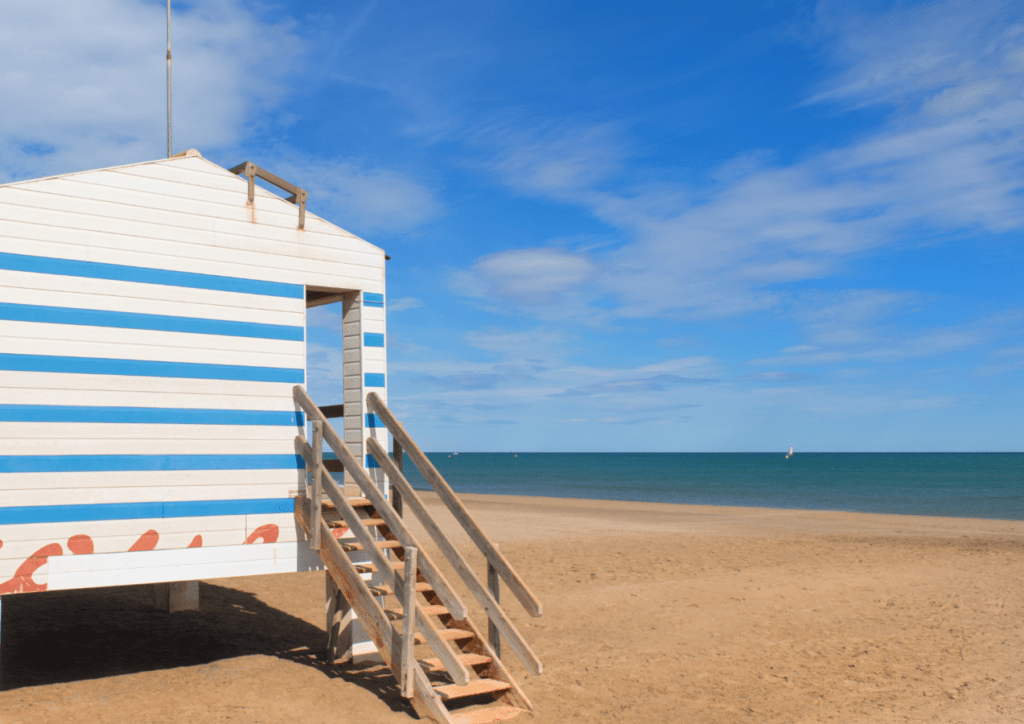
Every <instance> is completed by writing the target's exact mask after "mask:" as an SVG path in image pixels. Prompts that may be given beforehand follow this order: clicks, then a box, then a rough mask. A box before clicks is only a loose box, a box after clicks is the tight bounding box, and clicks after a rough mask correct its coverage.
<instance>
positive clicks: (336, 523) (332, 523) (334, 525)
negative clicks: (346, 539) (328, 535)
mask: <svg viewBox="0 0 1024 724" xmlns="http://www.w3.org/2000/svg"><path fill="white" fill-rule="evenodd" d="M325 522H326V523H327V527H328V528H330V529H331V530H336V529H338V528H345V529H346V530H347V529H348V523H346V522H345V521H343V520H328V521H325Z"/></svg>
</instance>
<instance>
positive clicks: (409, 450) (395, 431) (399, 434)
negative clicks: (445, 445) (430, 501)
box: [366, 392, 543, 617]
mask: <svg viewBox="0 0 1024 724" xmlns="http://www.w3.org/2000/svg"><path fill="white" fill-rule="evenodd" d="M366 403H367V407H368V408H369V409H370V411H371V412H373V413H375V414H376V415H377V417H379V418H380V419H381V421H382V422H383V423H384V426H385V427H387V429H388V431H389V432H390V433H391V434H392V435H393V436H394V438H395V439H396V440H398V442H399V444H401V446H402V452H403V454H405V455H408V456H409V457H410V458H412V461H413V464H415V465H416V467H417V468H418V469H419V471H420V474H421V475H423V477H424V479H426V481H427V483H429V484H430V487H431V488H433V489H434V491H435V492H436V493H437V495H438V497H439V498H441V500H442V502H444V504H445V505H446V506H447V507H448V510H449V511H451V513H452V515H453V516H455V519H456V520H457V521H458V522H459V524H460V525H462V528H463V529H464V530H465V531H466V533H467V534H468V535H469V537H470V539H471V540H472V541H473V543H475V544H476V547H477V548H479V549H480V552H481V553H483V554H484V557H485V558H486V559H487V562H488V563H489V564H490V565H492V566H493V567H494V569H495V571H496V572H497V573H498V575H500V576H501V578H502V579H503V580H504V581H505V583H506V584H507V585H508V587H509V589H510V590H511V591H512V593H513V594H514V595H515V597H516V598H517V599H519V602H520V603H521V604H522V605H523V608H524V609H526V611H527V613H529V614H530V615H531V616H535V617H536V616H540V615H541V614H542V613H543V607H542V606H541V603H540V601H539V600H538V599H537V597H536V596H535V595H534V594H533V592H532V591H531V590H530V588H529V586H527V585H526V582H525V581H524V580H523V579H522V577H521V576H520V575H519V574H518V573H517V572H516V571H515V569H514V568H512V565H511V564H510V563H509V562H508V560H507V559H506V558H505V556H503V555H502V554H501V553H500V552H499V551H498V549H497V547H496V546H495V545H494V543H493V542H492V541H491V539H490V538H488V537H487V534H486V533H484V532H483V530H482V529H481V528H480V525H479V524H478V523H477V522H476V520H475V519H474V518H473V516H472V515H471V514H470V512H469V511H468V510H466V506H464V505H463V504H462V501H461V500H459V497H458V496H457V495H456V494H455V491H454V490H452V488H451V486H450V485H449V484H448V481H446V480H445V479H444V477H443V476H442V475H441V473H440V472H438V470H437V468H435V467H434V464H433V463H432V462H430V460H429V459H428V458H427V456H426V455H425V454H424V453H423V451H422V450H420V447H419V445H417V444H416V443H415V441H414V440H413V439H412V438H411V437H410V436H409V434H408V433H407V432H406V431H405V428H404V427H403V426H402V423H400V422H399V421H398V419H397V418H396V417H395V416H394V414H392V412H391V410H389V409H388V407H387V405H385V404H384V401H383V400H381V399H380V397H379V396H378V395H377V393H376V392H371V393H370V394H368V395H367V396H366ZM374 457H375V458H376V457H377V456H376V455H375V456H374ZM385 457H386V456H385ZM379 462H381V461H380V460H379V459H378V463H379ZM396 470H397V468H396ZM389 477H390V476H389ZM410 488H411V486H410ZM402 494H403V496H404V495H405V491H403V492H402ZM421 522H422V521H421Z"/></svg>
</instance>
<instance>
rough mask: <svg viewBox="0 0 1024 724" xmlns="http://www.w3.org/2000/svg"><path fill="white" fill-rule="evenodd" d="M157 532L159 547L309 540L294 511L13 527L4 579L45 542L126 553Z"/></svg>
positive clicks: (71, 549) (2, 553) (65, 551)
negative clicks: (268, 530)
mask: <svg viewBox="0 0 1024 724" xmlns="http://www.w3.org/2000/svg"><path fill="white" fill-rule="evenodd" d="M268 526H270V527H271V528H272V531H271V533H272V535H271V536H270V538H266V537H264V536H262V535H259V534H260V533H262V532H263V531H264V529H265V528H267V527H268ZM151 531H155V532H156V533H157V536H156V540H155V548H154V550H171V549H182V548H209V547H213V546H231V545H247V544H246V541H247V540H250V538H252V540H253V543H252V544H253V545H255V544H258V543H263V544H265V543H267V542H269V541H270V540H271V539H272V538H273V536H274V535H276V536H277V538H276V540H274V541H273V542H276V543H288V542H291V541H296V540H305V534H304V533H303V532H302V530H301V529H300V528H299V527H298V526H297V525H296V524H295V519H294V517H293V516H292V515H291V514H290V513H289V514H277V515H262V516H259V515H250V516H244V515H240V516H217V517H208V518H207V517H197V518H140V519H133V520H105V521H71V522H65V523H42V524H34V525H20V526H8V527H6V529H5V531H4V536H5V537H4V539H3V540H4V545H3V547H0V582H2V581H3V580H5V579H7V578H9V577H10V576H11V575H12V574H13V573H14V571H15V570H16V568H17V566H18V565H20V564H21V563H22V562H23V561H25V560H26V559H28V558H29V557H31V556H33V555H34V554H36V553H37V552H38V551H39V550H40V549H41V548H43V547H45V546H48V545H52V544H54V543H56V544H57V545H59V546H60V547H61V549H62V553H61V555H91V554H87V553H82V548H81V545H80V544H77V545H73V544H76V543H77V542H76V541H73V540H72V539H73V538H77V537H80V536H87V537H88V538H89V540H90V541H91V542H92V550H93V554H101V553H126V552H129V549H130V548H132V547H133V546H136V545H137V544H138V543H139V541H140V540H147V543H149V544H150V545H152V544H153V539H152V537H151V536H148V535H147V534H148V533H150V532H151ZM196 536H199V537H200V540H198V541H197V540H196ZM83 542H84V541H83ZM86 543H87V542H86ZM76 550H77V551H78V552H77V553H76V552H75V551H76ZM136 552H137V551H136Z"/></svg>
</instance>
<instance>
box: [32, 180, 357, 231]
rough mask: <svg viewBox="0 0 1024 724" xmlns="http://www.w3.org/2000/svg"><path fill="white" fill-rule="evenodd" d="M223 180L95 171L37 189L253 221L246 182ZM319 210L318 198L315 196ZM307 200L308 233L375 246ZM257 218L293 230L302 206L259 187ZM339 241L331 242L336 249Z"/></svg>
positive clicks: (77, 196) (59, 193) (264, 222)
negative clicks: (326, 217)
mask: <svg viewBox="0 0 1024 724" xmlns="http://www.w3.org/2000/svg"><path fill="white" fill-rule="evenodd" d="M211 180H214V181H218V182H219V181H222V180H223V179H221V178H220V177H218V176H214V175H213V174H191V175H187V176H182V177H180V178H178V177H175V178H171V177H169V176H168V174H167V173H166V172H161V173H158V174H139V173H125V172H123V171H109V172H108V171H97V172H95V173H93V174H90V175H89V176H88V177H67V178H63V179H54V180H52V181H51V182H50V184H48V185H45V186H37V187H35V188H33V189H32V190H33V191H36V192H40V193H51V194H57V195H64V196H70V197H76V198H82V199H90V200H95V201H98V202H111V201H113V202H116V203H123V204H127V205H131V206H136V207H140V208H148V209H152V208H156V209H160V210H162V211H179V210H181V208H183V204H187V205H188V208H189V213H192V214H196V215H198V216H207V217H213V218H224V219H232V220H241V221H246V222H250V223H251V222H252V220H253V213H252V210H251V209H249V208H248V207H247V203H248V183H247V182H246V181H244V180H241V182H240V183H239V180H238V177H232V178H231V179H230V180H231V181H233V182H234V183H232V186H233V188H231V189H226V188H225V189H222V188H219V187H218V186H219V184H214V185H210V184H209V181H211ZM314 208H315V199H314ZM313 210H314V209H313V208H310V207H309V205H308V204H307V208H306V229H305V232H306V233H307V234H308V233H313V234H326V235H328V236H332V237H337V238H338V239H340V240H341V243H342V245H343V248H351V249H356V250H359V249H370V250H375V249H376V247H374V246H373V245H372V244H370V243H369V242H367V241H365V240H363V239H361V238H359V237H357V236H355V235H354V234H351V233H350V232H347V231H345V230H344V229H342V228H340V227H338V226H336V225H334V224H331V223H330V222H327V221H326V220H323V219H321V218H320V217H318V216H316V215H315V214H314V213H313ZM255 217H256V220H257V221H258V222H259V223H260V224H261V225H263V224H266V225H269V226H272V227H279V228H281V229H287V230H290V231H293V230H295V228H296V225H297V222H298V207H297V206H295V205H294V204H291V203H289V202H287V201H284V202H282V197H280V196H278V195H276V194H273V193H272V192H268V191H265V190H264V189H262V188H260V187H259V186H257V194H256V213H255ZM337 244H338V242H336V241H335V242H332V243H331V246H334V247H337Z"/></svg>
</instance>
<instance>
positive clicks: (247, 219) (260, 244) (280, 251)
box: [0, 182, 383, 267]
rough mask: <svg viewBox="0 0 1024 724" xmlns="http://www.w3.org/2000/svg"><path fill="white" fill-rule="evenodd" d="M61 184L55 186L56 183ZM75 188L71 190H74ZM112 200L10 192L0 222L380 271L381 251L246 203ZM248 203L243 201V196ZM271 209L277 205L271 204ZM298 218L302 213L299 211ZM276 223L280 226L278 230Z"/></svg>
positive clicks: (118, 194) (114, 193)
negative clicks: (155, 204) (163, 206)
mask: <svg viewBox="0 0 1024 724" xmlns="http://www.w3.org/2000/svg"><path fill="white" fill-rule="evenodd" d="M54 183H57V182H54ZM74 188H81V187H80V186H79V187H72V188H71V189H68V190H74ZM107 192H108V194H109V195H110V197H111V198H110V199H109V200H93V199H88V198H80V197H76V196H69V195H64V194H59V193H45V192H41V191H38V190H36V191H33V190H27V189H7V190H6V193H0V219H4V220H7V221H9V222H19V221H20V222H27V223H37V224H43V225H47V226H56V227H60V228H76V229H87V230H89V231H92V232H106V233H108V234H112V235H122V236H123V235H130V236H135V237H140V238H144V239H152V240H168V241H178V242H182V243H188V244H191V245H192V246H198V245H202V246H218V247H222V248H225V249H232V250H236V251H255V252H262V253H267V254H273V255H276V256H279V255H290V256H296V257H307V258H316V259H318V260H321V261H327V262H331V261H333V262H340V263H344V264H361V265H365V266H375V267H380V266H381V265H382V262H383V252H382V251H381V250H380V249H377V248H376V247H372V246H370V245H368V244H366V243H365V242H362V241H359V240H357V239H356V238H355V237H351V236H333V235H328V234H323V233H317V232H315V231H313V230H310V229H306V230H298V229H297V228H296V227H295V223H296V221H295V220H292V221H285V220H284V219H275V217H274V215H273V214H270V213H267V212H266V210H263V209H262V208H257V210H256V211H255V214H256V222H253V221H252V214H253V211H252V209H247V207H246V206H245V204H244V201H243V203H242V204H241V205H239V206H234V207H232V206H221V207H219V208H218V209H216V211H218V212H219V213H217V214H215V215H214V214H211V215H204V214H203V213H202V211H203V208H202V206H201V205H200V203H199V202H194V201H189V200H183V199H173V198H171V197H164V199H165V201H166V202H168V203H169V204H171V205H173V206H174V208H173V209H171V210H160V209H155V208H152V207H146V206H137V205H133V204H130V203H123V202H122V200H126V199H123V197H126V196H127V195H128V194H129V192H125V191H120V190H117V189H107ZM241 198H242V199H243V200H244V196H243V197H241ZM264 203H269V204H270V205H271V206H272V207H276V206H277V205H278V203H279V202H277V201H276V200H267V201H265V202H264ZM292 208H293V209H294V212H293V213H294V214H296V215H297V214H298V209H296V208H295V207H292ZM275 220H279V221H281V222H282V223H281V225H274V224H273V222H274V221H275Z"/></svg>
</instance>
